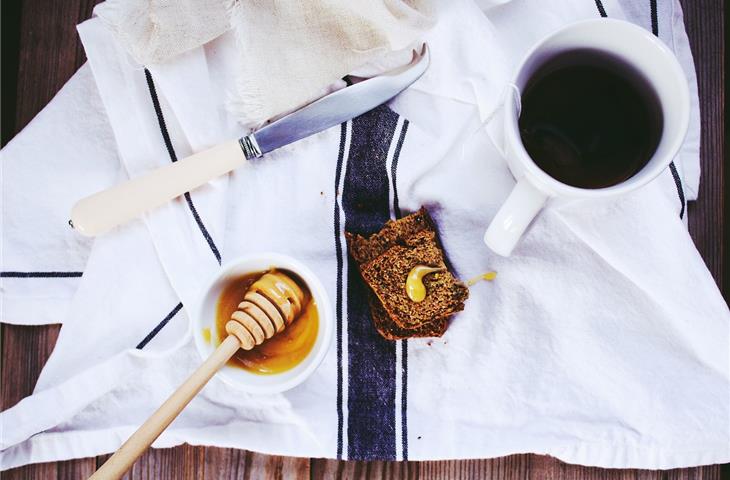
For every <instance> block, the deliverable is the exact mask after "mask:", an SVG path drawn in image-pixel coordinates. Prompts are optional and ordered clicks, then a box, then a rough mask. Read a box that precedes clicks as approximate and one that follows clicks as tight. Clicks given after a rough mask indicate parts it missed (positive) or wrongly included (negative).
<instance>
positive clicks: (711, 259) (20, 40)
mask: <svg viewBox="0 0 730 480" xmlns="http://www.w3.org/2000/svg"><path fill="white" fill-rule="evenodd" d="M647 1H648V0H647ZM667 1H669V0H667ZM94 3H96V2H95V1H94V0H64V1H63V2H52V1H50V0H24V1H23V2H22V3H20V4H16V5H10V2H3V5H2V7H3V11H2V31H3V39H2V40H3V41H2V62H3V74H2V75H3V77H2V84H3V85H2V100H3V107H2V134H3V135H2V137H3V140H2V142H3V144H5V143H6V142H7V141H8V139H9V138H11V137H12V135H14V134H15V133H17V132H18V131H19V130H20V129H22V128H23V127H24V126H25V125H26V124H27V123H28V122H29V121H30V120H31V119H32V118H33V117H34V116H35V115H36V113H37V112H38V111H40V110H41V109H42V108H43V107H44V106H45V105H46V103H47V102H48V101H49V100H50V99H51V98H52V97H53V95H54V94H55V93H56V92H57V91H58V90H59V89H60V87H61V86H62V85H63V84H64V82H66V80H68V78H70V77H71V75H72V74H73V73H74V72H75V71H76V69H77V68H78V67H79V66H80V65H81V64H82V63H83V62H84V60H85V57H84V53H83V49H82V48H81V44H80V42H79V41H78V37H77V35H76V31H75V28H74V27H75V25H76V24H77V23H79V22H81V21H83V20H84V19H86V18H88V17H89V16H90V15H91V9H92V7H93V4H94ZM682 4H683V5H684V9H685V22H686V24H687V29H688V32H689V36H690V41H691V44H692V48H693V52H694V56H695V62H696V65H697V73H698V76H699V88H700V102H701V105H702V127H703V131H702V169H703V170H702V183H701V186H700V195H699V200H698V201H697V202H695V203H691V204H690V205H689V227H690V233H691V234H692V237H693V238H694V241H695V243H696V244H697V248H698V249H699V251H700V253H701V254H702V256H703V258H704V259H705V262H706V263H707V266H708V268H709V269H710V271H711V272H712V274H713V275H714V277H715V279H716V281H717V283H718V285H719V286H720V288H721V289H722V291H723V293H724V295H725V298H726V299H727V298H728V293H730V292H729V290H730V268H728V263H727V262H726V261H725V251H724V249H723V245H730V238H729V237H728V225H730V205H729V204H728V202H729V199H730V196H727V195H726V193H725V190H724V184H725V182H726V181H728V177H729V174H730V169H727V170H726V169H725V168H724V161H723V160H724V158H725V157H724V103H723V102H724V86H723V78H724V63H723V61H724V56H723V51H724V38H723V35H724V31H723V28H724V26H723V13H722V12H723V2H722V0H683V1H682ZM6 8H7V9H6ZM58 331H59V327H58V326H44V327H20V326H11V325H3V326H2V360H3V363H2V371H1V376H2V394H1V395H0V408H2V409H3V410H4V409H7V408H9V407H11V406H13V405H15V404H16V403H17V402H18V401H19V400H21V399H22V398H23V397H25V396H27V395H29V394H30V393H31V392H32V390H33V386H34V384H35V381H36V379H37V377H38V374H39V372H40V370H41V368H42V367H43V365H44V363H45V362H46V360H47V359H48V356H49V355H50V353H51V350H52V349H53V346H54V344H55V342H56V338H57V336H58ZM698 394H701V392H698ZM105 458H106V457H97V458H87V459H80V460H71V461H66V462H54V463H46V464H40V465H29V466H26V467H22V468H18V469H14V470H11V471H9V472H6V473H5V474H3V478H5V479H7V480H10V479H25V478H43V479H55V478H57V479H72V478H86V477H88V476H89V475H90V474H91V473H92V472H93V471H94V469H95V468H96V466H97V465H100V464H101V462H103V461H104V460H105ZM721 477H724V478H730V465H725V466H706V467H700V468H687V469H678V470H671V471H664V472H661V471H646V470H643V471H642V470H605V469H599V468H586V467H580V466H574V465H567V464H565V463H562V462H560V461H558V460H556V459H553V458H550V457H545V456H538V455H513V456H510V457H505V458H498V459H492V460H474V461H452V462H338V461H330V460H320V459H311V460H310V459H307V458H305V459H298V458H286V457H272V456H266V455H261V454H257V453H252V452H247V451H241V450H234V449H223V448H205V447H192V446H189V445H183V446H179V447H176V448H171V449H164V450H150V451H148V453H146V454H145V455H144V456H143V457H142V458H141V459H140V460H139V461H138V462H137V463H136V464H135V466H134V468H133V470H132V471H131V472H130V474H129V478H287V479H289V478H292V479H294V478H297V479H299V478H302V479H304V478H469V479H477V478H494V479H545V478H549V479H594V478H595V479H599V478H600V479H647V480H648V479H656V480H659V479H662V480H664V479H666V480H670V479H677V480H679V479H687V480H689V479H698V480H699V479H708V480H709V479H713V480H719V479H720V478H721Z"/></svg>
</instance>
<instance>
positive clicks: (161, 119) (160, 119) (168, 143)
mask: <svg viewBox="0 0 730 480" xmlns="http://www.w3.org/2000/svg"><path fill="white" fill-rule="evenodd" d="M144 74H145V78H146V79H147V88H148V89H149V91H150V98H151V99H152V105H153V106H154V108H155V114H157V123H158V124H159V125H160V133H161V134H162V140H163V141H164V142H165V148H167V153H168V154H169V155H170V160H171V161H172V162H177V154H176V153H175V148H174V147H173V146H172V140H170V133H169V132H168V131H167V123H166V122H165V116H164V114H163V113H162V107H161V106H160V99H159V98H158V96H157V88H156V87H155V82H154V80H153V79H152V73H150V71H149V70H147V69H146V68H145V69H144ZM184 196H185V202H187V204H188V208H190V212H191V213H192V214H193V219H194V220H195V223H196V224H197V225H198V228H199V229H200V233H201V234H203V238H204V239H205V241H206V242H207V243H208V246H209V247H210V250H211V252H213V255H214V256H215V259H216V260H217V261H218V265H220V264H221V254H220V252H219V251H218V247H217V246H216V244H215V242H214V241H213V237H211V235H210V233H209V232H208V229H207V228H205V224H204V223H203V219H201V218H200V215H199V214H198V209H197V208H195V204H194V203H193V198H192V197H191V196H190V192H185V195H184Z"/></svg>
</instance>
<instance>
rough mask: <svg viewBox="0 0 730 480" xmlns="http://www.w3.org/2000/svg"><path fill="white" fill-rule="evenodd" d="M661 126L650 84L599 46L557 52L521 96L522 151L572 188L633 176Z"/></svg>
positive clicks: (647, 156) (653, 147)
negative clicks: (598, 47)
mask: <svg viewBox="0 0 730 480" xmlns="http://www.w3.org/2000/svg"><path fill="white" fill-rule="evenodd" d="M662 126H663V119H662V114H661V108H660V105H659V101H658V99H657V97H656V94H655V92H654V91H653V89H652V88H651V87H650V85H649V84H648V82H647V81H646V80H645V79H644V78H643V77H642V76H641V75H640V74H639V73H638V72H636V71H634V70H633V69H632V68H631V67H630V66H628V65H626V64H624V63H622V62H621V61H620V60H618V59H616V58H613V57H611V56H609V55H607V54H605V53H602V52H596V51H591V50H576V51H571V52H567V53H563V54H560V55H558V56H556V57H553V58H552V59H550V60H549V61H548V62H546V63H545V64H544V65H543V66H542V67H541V68H539V69H538V70H537V72H536V73H535V74H534V75H533V77H532V79H531V80H530V81H529V82H528V84H527V86H526V88H525V90H524V93H523V95H522V111H521V114H520V119H519V127H520V136H521V137H522V143H523V145H524V146H525V149H526V150H527V152H528V154H529V155H530V157H531V158H532V160H533V161H534V162H535V163H536V164H537V165H538V166H539V167H540V168H541V169H542V170H543V171H545V172H546V173H547V174H548V175H550V176H551V177H553V178H555V179H556V180H558V181H560V182H562V183H566V184H568V185H572V186H575V187H580V188H603V187H609V186H612V185H616V184H618V183H621V182H623V181H624V180H626V179H628V178H630V177H632V176H633V175H634V174H636V173H637V172H638V171H639V170H641V169H642V168H643V167H644V165H646V164H647V162H648V161H649V160H650V159H651V157H652V155H653V154H654V152H655V150H656V148H657V145H658V143H659V139H660V137H661V132H662Z"/></svg>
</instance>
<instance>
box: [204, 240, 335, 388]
mask: <svg viewBox="0 0 730 480" xmlns="http://www.w3.org/2000/svg"><path fill="white" fill-rule="evenodd" d="M270 268H281V269H285V270H290V271H292V272H294V273H296V274H297V275H299V277H300V278H301V279H302V280H303V281H304V283H305V284H306V286H307V287H308V288H309V291H310V292H311V293H312V297H313V298H314V301H316V302H317V311H318V313H319V328H318V329H317V339H316V340H315V342H314V346H313V347H312V350H311V351H310V352H309V354H308V355H307V356H306V357H305V358H304V359H303V360H302V361H301V362H300V363H299V364H298V365H297V366H295V367H294V368H292V369H290V370H287V371H285V372H281V373H275V374H270V375H258V374H255V373H251V372H248V371H246V370H243V369H241V368H235V367H231V366H229V365H225V366H224V367H223V368H222V369H221V370H220V371H219V372H218V374H217V375H218V376H220V378H221V379H222V380H223V381H224V382H226V383H228V384H229V385H231V386H232V387H235V388H238V389H240V390H243V391H246V392H249V393H261V394H271V393H279V392H283V391H285V390H289V389H291V388H294V387H295V386H297V385H299V384H300V383H302V382H303V381H304V380H306V379H307V378H308V377H309V376H310V375H311V374H312V373H314V371H315V370H316V369H317V367H318V366H319V364H320V363H321V362H322V360H323V359H324V356H325V354H326V353H327V350H328V349H329V346H330V343H331V341H332V332H333V330H334V328H333V326H334V320H333V318H332V308H331V305H330V301H329V298H328V297H327V292H326V291H325V289H324V286H323V285H322V282H320V281H319V279H318V278H317V277H316V276H315V275H314V273H312V271H311V270H310V269H309V268H307V267H306V266H305V265H304V264H302V263H301V262H299V261H297V260H294V259H293V258H291V257H287V256H285V255H280V254H276V253H257V254H255V255H250V256H245V257H239V258H237V259H235V260H233V261H231V262H228V263H227V264H226V265H224V266H223V267H222V268H221V269H220V270H219V271H218V273H217V274H216V275H215V276H213V278H211V279H210V280H209V281H208V282H207V283H206V284H205V287H204V289H203V294H202V296H201V297H200V300H199V301H198V303H197V305H196V306H195V308H194V309H193V337H194V338H195V347H196V348H197V349H198V353H199V354H200V356H201V357H202V358H203V359H206V358H208V356H209V355H210V354H211V353H213V351H214V350H215V349H216V347H217V346H218V344H219V343H220V342H221V341H222V339H219V338H217V333H216V327H215V316H216V315H215V314H216V306H217V304H218V298H219V297H220V295H221V292H222V291H223V288H224V287H225V286H226V285H228V284H229V283H230V281H231V280H233V279H234V278H236V277H240V276H241V275H245V274H247V273H253V272H261V271H264V270H268V269H270ZM204 328H209V329H210V334H211V339H210V342H206V341H205V339H204V338H203V329H204Z"/></svg>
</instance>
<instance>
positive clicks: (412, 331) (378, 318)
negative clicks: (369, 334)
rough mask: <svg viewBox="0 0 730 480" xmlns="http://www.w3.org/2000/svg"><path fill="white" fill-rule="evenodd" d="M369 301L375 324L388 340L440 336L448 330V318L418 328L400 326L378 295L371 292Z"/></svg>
mask: <svg viewBox="0 0 730 480" xmlns="http://www.w3.org/2000/svg"><path fill="white" fill-rule="evenodd" d="M368 303H369V304H370V314H371V315H372V317H373V325H375V329H376V330H377V331H378V333H379V334H380V335H381V336H382V337H383V338H385V339H386V340H403V339H404V338H422V337H440V336H442V335H443V334H444V332H446V327H447V326H448V323H449V321H448V319H446V318H438V319H436V320H434V321H433V322H431V323H427V324H425V325H422V326H420V327H416V328H400V327H399V326H398V325H396V324H395V322H393V320H392V319H391V318H390V316H389V315H388V312H387V311H386V310H385V308H383V304H381V303H380V300H379V299H378V297H377V296H376V295H375V294H374V293H372V292H370V294H369V299H368Z"/></svg>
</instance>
